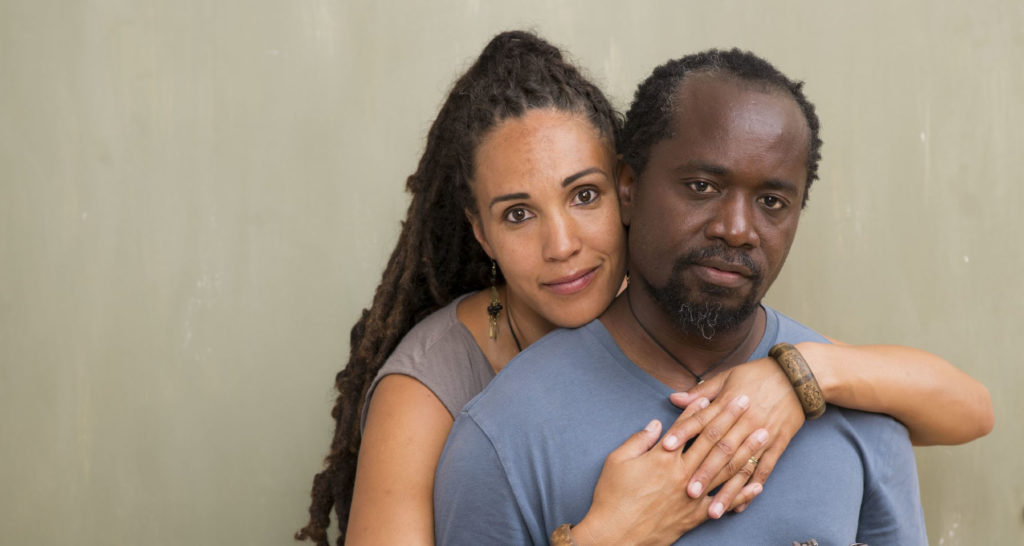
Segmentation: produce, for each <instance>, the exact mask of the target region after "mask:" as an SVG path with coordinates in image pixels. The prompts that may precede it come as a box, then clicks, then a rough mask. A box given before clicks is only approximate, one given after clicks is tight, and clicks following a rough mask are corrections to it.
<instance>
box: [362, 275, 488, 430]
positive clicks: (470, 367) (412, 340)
mask: <svg viewBox="0 0 1024 546" xmlns="http://www.w3.org/2000/svg"><path fill="white" fill-rule="evenodd" d="M467 295H468V294H467ZM465 297H466V295H463V296H460V297H458V298H456V299H455V301H453V302H451V303H449V304H448V305H446V306H444V307H442V308H441V309H438V310H437V311H435V312H434V313H432V314H431V315H429V316H428V317H427V318H425V319H423V320H422V321H420V322H419V324H417V325H416V326H414V327H413V329H412V330H409V333H408V334H406V335H405V337H404V338H402V341H401V342H400V343H399V344H398V347H396V348H395V351H394V352H393V353H391V356H389V357H388V359H387V360H386V361H385V362H384V365H383V366H382V367H381V369H380V371H378V372H377V377H375V378H374V379H373V383H371V384H370V390H369V391H368V392H367V394H366V402H365V403H364V404H363V413H362V416H361V417H360V419H361V424H360V427H362V428H365V427H366V411H367V409H368V408H369V407H370V398H371V397H372V396H373V392H374V390H376V388H377V384H379V383H380V380H381V379H383V378H384V377H386V376H388V375H391V374H402V375H407V376H409V377H412V378H413V379H415V380H417V381H419V382H420V383H423V385H424V386H426V387H427V388H428V389H430V390H431V392H433V393H434V395H435V396H437V398H438V399H439V400H441V403H442V404H444V407H445V408H447V409H448V413H450V414H451V415H452V419H454V418H455V416H457V415H458V414H459V411H461V410H462V406H465V405H466V403H467V402H469V401H470V400H471V399H472V398H473V397H474V396H476V395H477V393H479V392H480V391H482V390H484V387H486V386H487V384H488V383H490V381H491V379H493V378H494V369H493V368H491V363H490V362H488V361H487V357H485V356H484V353H483V351H481V350H480V346H478V345H477V344H476V340H474V339H473V335H472V334H470V333H469V330H467V329H466V327H465V326H464V325H463V324H462V323H461V322H459V319H458V318H457V317H456V316H455V307H456V306H457V305H458V304H459V302H460V301H462V299H463V298H465ZM481 311H482V310H481Z"/></svg>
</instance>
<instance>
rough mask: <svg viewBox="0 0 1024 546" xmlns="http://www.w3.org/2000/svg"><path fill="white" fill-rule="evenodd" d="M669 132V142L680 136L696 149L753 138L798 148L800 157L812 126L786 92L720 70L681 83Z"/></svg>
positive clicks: (689, 78)
mask: <svg viewBox="0 0 1024 546" xmlns="http://www.w3.org/2000/svg"><path fill="white" fill-rule="evenodd" d="M670 128H671V130H670V131H669V134H668V135H667V139H668V140H671V139H676V138H677V137H684V138H685V139H686V140H688V141H690V143H691V144H695V145H701V144H704V145H707V146H722V145H734V144H738V143H737V142H736V140H737V139H755V140H761V141H764V142H767V141H772V142H777V143H779V144H782V143H784V142H785V143H798V144H799V145H800V146H799V147H800V148H802V149H803V151H804V153H806V150H807V149H808V148H809V146H810V127H809V126H808V124H807V120H806V118H805V116H804V115H803V113H802V111H801V109H800V105H799V104H798V103H797V101H796V99H795V98H794V97H793V96H792V94H791V93H790V92H789V91H788V90H786V89H782V88H779V87H778V86H776V85H773V84H771V83H766V82H763V81H750V80H744V79H741V78H739V77H736V76H734V75H732V74H730V73H727V72H721V71H717V72H702V73H697V74H691V75H689V76H687V78H686V79H684V80H683V82H682V83H681V84H680V85H679V86H678V88H677V89H676V92H675V94H674V97H673V102H672V117H671V120H670ZM716 141H717V142H716Z"/></svg>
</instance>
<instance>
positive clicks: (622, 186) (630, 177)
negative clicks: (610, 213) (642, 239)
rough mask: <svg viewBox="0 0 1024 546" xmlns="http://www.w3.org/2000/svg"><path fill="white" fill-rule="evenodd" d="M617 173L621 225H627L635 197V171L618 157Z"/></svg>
mask: <svg viewBox="0 0 1024 546" xmlns="http://www.w3.org/2000/svg"><path fill="white" fill-rule="evenodd" d="M617 175H618V176H617V180H618V184H617V186H618V191H619V207H620V210H621V215H622V225H624V226H628V225H629V222H630V218H631V216H632V210H633V199H634V198H635V197H636V189H637V188H636V186H637V179H636V172H635V171H633V167H630V166H629V164H628V163H626V162H625V161H622V160H621V159H620V160H619V165H618V173H617Z"/></svg>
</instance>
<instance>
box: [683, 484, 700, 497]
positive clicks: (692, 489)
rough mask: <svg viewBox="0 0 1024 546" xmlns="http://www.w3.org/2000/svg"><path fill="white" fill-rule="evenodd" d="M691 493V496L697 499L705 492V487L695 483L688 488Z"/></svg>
mask: <svg viewBox="0 0 1024 546" xmlns="http://www.w3.org/2000/svg"><path fill="white" fill-rule="evenodd" d="M686 490H687V491H689V492H690V496H691V497H694V498H696V497H697V496H699V495H700V492H701V491H703V490H704V486H703V485H701V483H700V482H693V483H691V484H690V485H689V487H687V488H686Z"/></svg>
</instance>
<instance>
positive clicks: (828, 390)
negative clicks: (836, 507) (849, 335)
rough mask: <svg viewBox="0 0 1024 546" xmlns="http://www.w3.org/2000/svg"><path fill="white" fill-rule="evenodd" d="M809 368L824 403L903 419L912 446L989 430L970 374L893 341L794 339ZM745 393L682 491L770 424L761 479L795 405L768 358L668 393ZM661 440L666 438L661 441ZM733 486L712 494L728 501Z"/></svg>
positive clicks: (698, 485) (702, 481)
mask: <svg viewBox="0 0 1024 546" xmlns="http://www.w3.org/2000/svg"><path fill="white" fill-rule="evenodd" d="M797 348H798V349H799V350H800V351H801V353H802V354H803V355H804V358H805V359H806V360H807V362H808V365H809V366H810V368H811V370H812V371H813V372H814V375H815V377H816V378H817V380H818V383H819V385H820V386H821V388H822V392H823V394H824V396H825V400H826V401H827V402H829V403H831V404H834V405H837V406H842V407H846V408H851V409H857V410H861V411H870V412H875V413H885V414H888V415H890V416H892V417H894V418H896V419H897V420H899V421H901V422H902V423H903V424H904V425H905V426H906V427H907V430H908V432H909V434H910V439H911V441H912V442H914V443H915V444H918V445H927V444H955V443H963V442H967V441H970V440H973V439H975V438H978V437H980V436H983V435H985V434H988V432H989V431H990V430H992V424H993V415H992V402H991V399H990V398H989V394H988V390H987V389H986V388H985V387H984V386H983V385H982V384H981V383H979V382H978V381H976V380H975V379H973V378H971V377H970V376H969V375H967V374H965V373H963V372H961V371H960V370H958V369H956V368H955V367H953V365H952V364H950V363H949V362H946V361H945V360H943V359H942V358H940V357H938V356H935V355H933V354H930V353H927V352H924V351H921V350H918V349H911V348H908V347H899V346H849V345H844V344H841V343H835V344H828V343H809V342H808V343H798V344H797ZM738 393H748V394H750V399H751V409H750V411H747V412H746V413H745V414H744V416H743V418H742V419H740V420H739V421H738V422H737V423H736V425H735V426H733V428H732V429H731V430H729V431H728V432H727V433H725V434H723V435H722V440H720V441H719V442H718V445H716V448H715V449H714V450H712V451H711V452H710V453H709V455H708V457H707V458H705V460H704V462H703V463H701V465H700V468H699V469H698V470H697V471H696V472H695V473H694V475H693V477H692V478H691V482H690V486H689V488H688V489H687V491H688V492H689V493H690V494H691V496H696V495H697V494H699V493H700V492H701V491H702V490H706V487H707V484H708V483H709V481H710V480H711V479H712V477H713V476H718V475H719V474H721V473H722V472H723V471H724V472H726V473H728V472H729V471H730V469H734V468H738V466H737V465H739V464H740V462H739V458H737V457H736V456H735V453H734V450H735V447H736V446H738V445H739V442H740V441H742V439H743V438H745V437H747V435H749V434H750V433H751V431H752V430H754V429H756V428H758V427H764V428H766V429H768V431H769V432H770V435H771V442H770V443H769V445H768V447H767V449H766V450H765V451H764V453H763V454H762V455H761V456H760V462H759V463H758V465H757V471H756V472H755V474H754V476H753V478H752V479H751V483H761V484H764V482H765V480H767V479H768V475H769V474H770V473H771V471H772V469H773V468H774V467H775V463H776V462H777V461H778V458H779V456H781V455H782V452H783V451H784V450H785V448H786V446H787V445H788V444H789V441H790V440H791V439H792V437H793V436H794V435H795V434H796V432H797V430H798V429H799V428H800V426H801V425H802V424H803V415H802V411H801V409H800V403H799V402H798V401H797V398H796V395H795V394H794V393H793V390H792V387H790V386H789V381H788V379H787V378H786V376H785V374H784V373H783V372H782V370H781V369H780V368H779V367H778V365H777V364H776V363H775V362H774V361H773V360H772V359H770V358H762V359H760V360H755V361H752V362H748V363H746V364H744V365H742V366H738V367H735V368H732V369H730V370H727V371H725V372H722V373H721V374H718V375H717V376H715V377H713V378H711V379H709V380H708V381H706V382H704V383H703V384H701V385H699V386H697V387H694V388H693V389H691V390H690V391H688V392H686V393H675V394H673V395H672V396H671V400H672V402H673V403H675V404H676V405H678V406H680V407H685V406H688V405H690V404H692V403H694V402H695V401H696V400H697V399H699V398H702V397H706V398H711V399H715V398H716V397H717V398H724V399H725V400H729V399H731V398H732V397H734V396H736V395H738ZM724 405H725V402H715V403H712V404H711V407H710V408H708V410H707V412H706V413H705V418H706V419H711V418H713V417H714V416H715V415H716V414H717V413H718V412H721V411H722V408H723V407H724ZM699 427H701V423H700V422H698V421H697V420H695V419H690V420H683V421H681V422H677V424H676V425H673V426H672V428H671V429H670V430H669V431H668V432H667V433H666V436H669V435H677V436H681V437H690V436H692V435H693V433H694V430H696V429H697V428H699ZM663 443H664V441H663ZM731 496H732V492H731V491H728V492H727V491H726V488H723V490H722V491H721V492H719V494H718V495H717V497H716V500H718V501H720V502H722V503H723V504H724V505H725V506H728V505H730V504H731V502H730V498H731Z"/></svg>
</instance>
